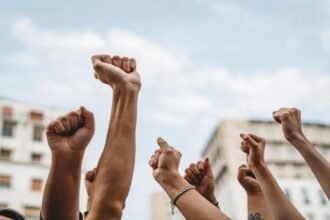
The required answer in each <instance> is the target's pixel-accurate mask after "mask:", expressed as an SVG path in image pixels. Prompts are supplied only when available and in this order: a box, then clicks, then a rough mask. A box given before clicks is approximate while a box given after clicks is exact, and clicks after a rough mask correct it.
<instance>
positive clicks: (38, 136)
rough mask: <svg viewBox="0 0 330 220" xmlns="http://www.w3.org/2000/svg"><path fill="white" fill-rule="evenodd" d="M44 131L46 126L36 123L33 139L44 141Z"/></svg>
mask: <svg viewBox="0 0 330 220" xmlns="http://www.w3.org/2000/svg"><path fill="white" fill-rule="evenodd" d="M43 131H44V127H43V126H41V125H35V126H34V128H33V140H34V141H42V134H43Z"/></svg>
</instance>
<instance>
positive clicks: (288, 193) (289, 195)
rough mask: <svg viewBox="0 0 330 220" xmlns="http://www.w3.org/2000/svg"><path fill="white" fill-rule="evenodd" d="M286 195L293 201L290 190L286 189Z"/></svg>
mask: <svg viewBox="0 0 330 220" xmlns="http://www.w3.org/2000/svg"><path fill="white" fill-rule="evenodd" d="M284 193H285V195H286V197H287V198H288V199H289V200H290V201H291V193H290V190H289V189H287V188H286V189H284Z"/></svg>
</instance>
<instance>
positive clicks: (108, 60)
mask: <svg viewBox="0 0 330 220" xmlns="http://www.w3.org/2000/svg"><path fill="white" fill-rule="evenodd" d="M101 61H102V62H105V63H108V64H112V60H111V57H110V56H109V55H108V54H104V55H101Z"/></svg>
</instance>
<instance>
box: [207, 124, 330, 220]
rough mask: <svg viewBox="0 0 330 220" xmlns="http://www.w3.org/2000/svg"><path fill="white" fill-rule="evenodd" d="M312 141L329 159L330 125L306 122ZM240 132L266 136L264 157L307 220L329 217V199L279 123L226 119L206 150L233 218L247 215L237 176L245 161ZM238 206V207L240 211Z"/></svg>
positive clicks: (224, 205) (224, 204)
mask: <svg viewBox="0 0 330 220" xmlns="http://www.w3.org/2000/svg"><path fill="white" fill-rule="evenodd" d="M303 130H304V133H305V135H306V136H307V137H308V139H309V141H310V142H311V143H313V145H314V146H315V147H316V148H317V149H318V150H319V151H320V152H321V153H322V155H323V156H325V157H326V158H327V159H328V160H329V161H330V126H329V125H324V124H312V123H310V124H304V125H303ZM240 133H254V134H256V135H259V136H262V137H264V138H266V140H267V145H266V150H265V161H266V162H267V164H268V166H269V167H270V170H271V171H272V173H273V175H274V176H275V178H276V179H277V181H278V182H279V184H280V186H281V187H282V189H283V191H284V192H285V193H286V195H287V196H288V198H289V199H290V200H291V202H292V203H293V204H294V205H295V206H296V207H297V208H298V209H299V210H300V212H301V213H302V214H303V215H304V216H305V217H306V219H308V220H330V203H329V201H328V199H327V198H326V196H325V194H324V193H323V191H322V190H321V187H320V186H319V184H318V182H317V181H316V179H315V177H314V176H313V174H312V172H311V170H310V168H309V167H308V166H307V165H306V162H305V161H304V159H303V157H302V156H301V155H300V154H299V152H298V151H297V150H296V149H295V148H294V147H293V146H291V145H290V144H289V143H288V142H287V141H286V140H285V139H284V136H283V133H282V128H281V126H280V125H278V124H276V123H274V122H272V121H260V120H250V121H224V122H222V123H221V124H220V125H219V126H218V128H217V129H216V130H215V132H214V133H213V135H212V137H211V138H210V141H209V143H208V144H207V146H206V148H205V149H204V151H203V156H208V157H209V158H210V161H211V164H212V168H213V172H214V174H215V178H216V186H217V187H216V192H217V195H218V199H219V201H220V206H221V209H222V210H223V211H224V212H225V213H227V214H228V215H229V216H231V217H232V218H233V219H247V208H246V193H245V191H244V190H243V188H242V187H241V186H240V185H239V183H238V181H237V180H236V176H237V170H238V167H239V166H240V165H241V164H243V163H245V160H246V159H245V155H244V154H243V153H242V152H241V151H240V142H241V139H240V137H239V134H240ZM238 210H239V211H238Z"/></svg>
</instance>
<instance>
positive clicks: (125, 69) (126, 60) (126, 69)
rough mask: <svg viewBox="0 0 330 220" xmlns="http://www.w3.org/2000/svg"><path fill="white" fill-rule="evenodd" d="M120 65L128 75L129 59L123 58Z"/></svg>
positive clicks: (129, 68) (129, 69) (129, 70)
mask: <svg viewBox="0 0 330 220" xmlns="http://www.w3.org/2000/svg"><path fill="white" fill-rule="evenodd" d="M121 63H122V64H121V65H122V69H123V70H124V71H125V72H126V73H129V72H131V67H130V62H129V59H128V58H127V57H123V58H122V59H121Z"/></svg>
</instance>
